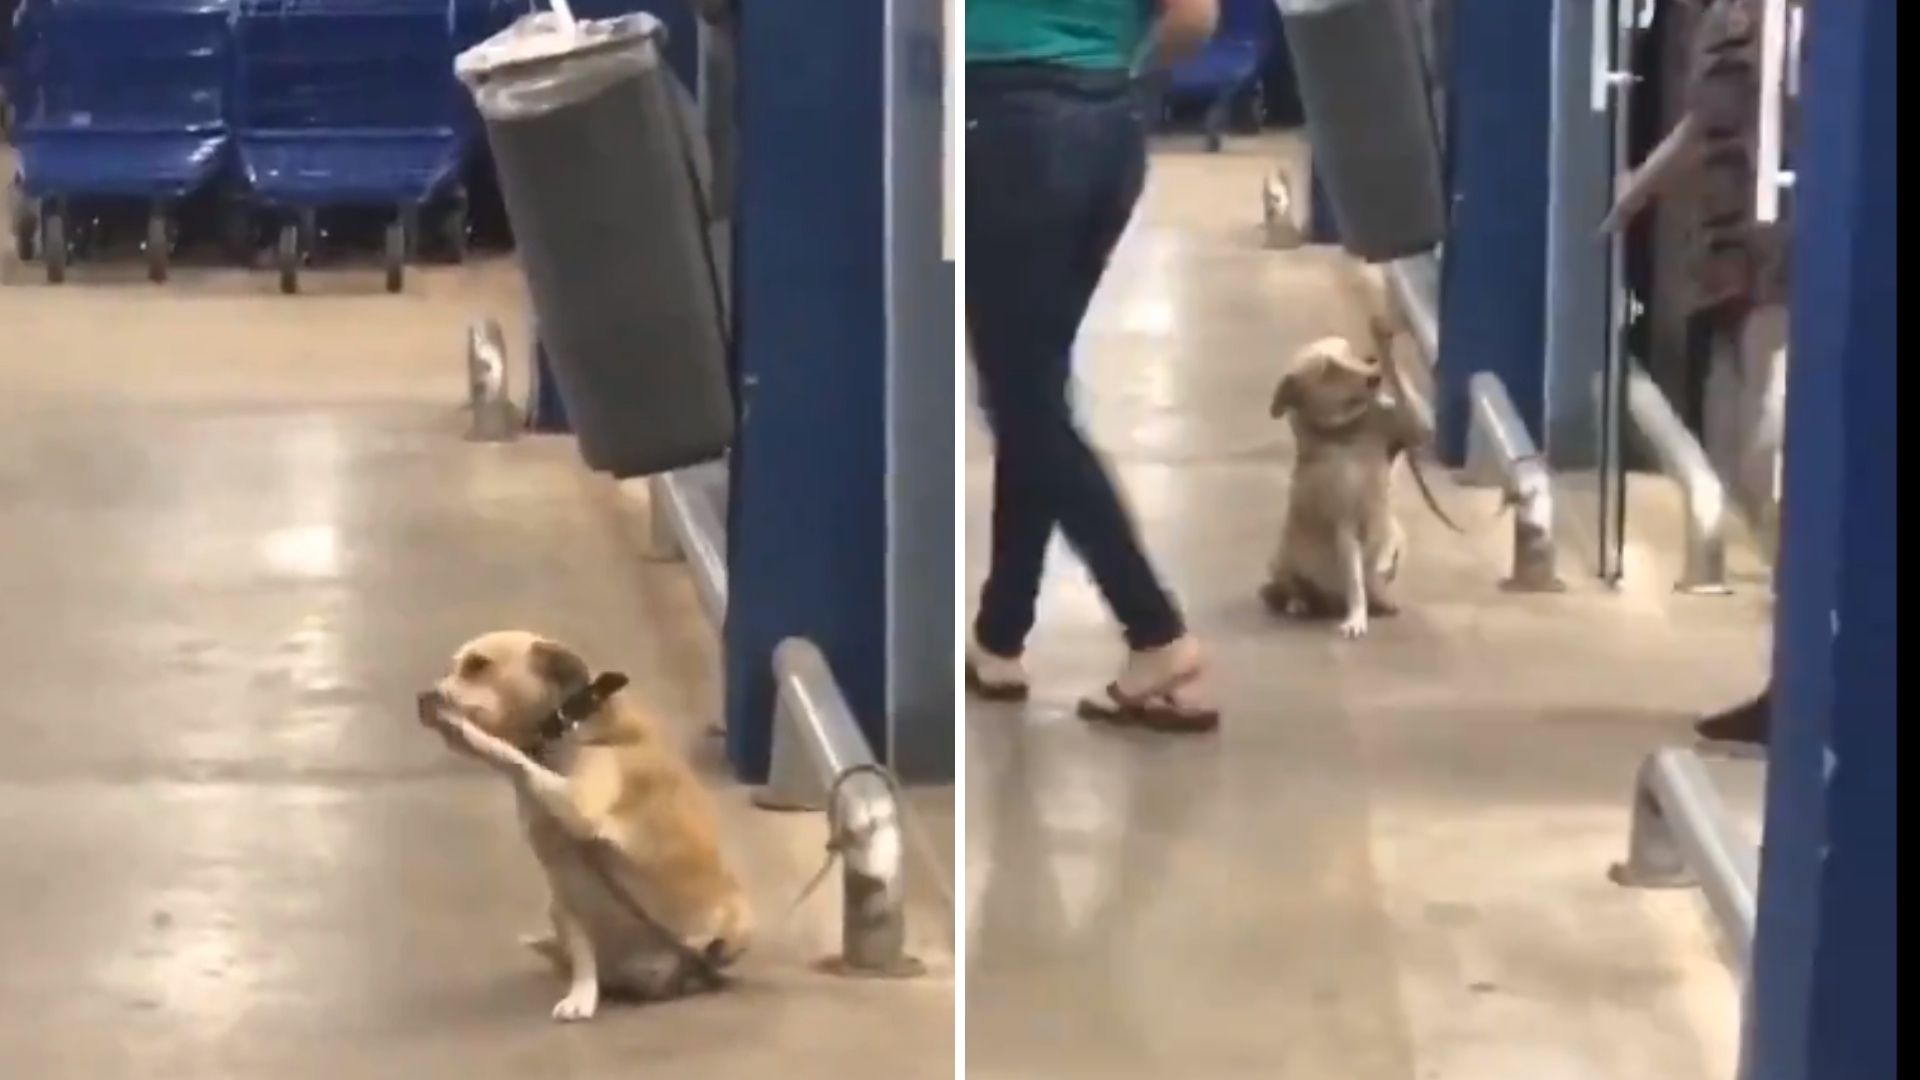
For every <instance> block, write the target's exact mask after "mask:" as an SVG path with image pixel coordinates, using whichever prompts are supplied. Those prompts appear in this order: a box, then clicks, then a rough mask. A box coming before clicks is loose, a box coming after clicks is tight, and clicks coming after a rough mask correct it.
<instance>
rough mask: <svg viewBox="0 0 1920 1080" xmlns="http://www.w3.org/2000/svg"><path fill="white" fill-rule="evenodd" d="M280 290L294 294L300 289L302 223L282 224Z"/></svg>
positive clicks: (279, 252) (290, 294)
mask: <svg viewBox="0 0 1920 1080" xmlns="http://www.w3.org/2000/svg"><path fill="white" fill-rule="evenodd" d="M277 256H278V261H279V265H280V291H281V292H283V293H286V294H287V295H288V296H292V295H293V294H294V293H297V292H299V291H300V225H299V223H297V222H292V221H289V222H287V223H286V224H284V225H282V226H280V248H279V251H278V252H277Z"/></svg>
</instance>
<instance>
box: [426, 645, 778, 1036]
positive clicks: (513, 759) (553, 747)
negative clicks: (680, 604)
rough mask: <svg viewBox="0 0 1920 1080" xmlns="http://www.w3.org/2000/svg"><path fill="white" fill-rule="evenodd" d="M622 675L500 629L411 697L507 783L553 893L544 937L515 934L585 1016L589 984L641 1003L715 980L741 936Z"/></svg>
mask: <svg viewBox="0 0 1920 1080" xmlns="http://www.w3.org/2000/svg"><path fill="white" fill-rule="evenodd" d="M624 682H625V679H624V678H623V677H621V676H618V675H612V676H609V675H602V676H601V677H599V678H598V679H595V678H593V677H592V676H591V674H590V673H589V671H588V668H587V665H586V664H585V662H583V661H582V660H581V659H580V657H579V656H577V655H576V654H574V653H573V652H572V651H571V650H569V649H567V648H565V647H563V646H561V645H558V644H555V643H554V642H551V641H547V640H545V639H543V638H541V637H539V636H537V635H534V634H530V633H525V632H522V631H501V632H496V633H491V634H486V635H483V636H481V637H478V638H475V639H474V640H472V641H470V642H468V643H467V644H465V645H464V646H462V647H461V649H460V651H459V652H458V653H457V654H455V656H454V659H453V670H452V672H451V673H449V674H448V675H447V676H446V677H445V678H443V679H441V680H440V682H439V684H438V686H437V687H436V689H434V690H431V691H428V692H426V693H424V694H422V695H421V700H420V718H421V720H422V721H423V722H425V723H427V724H428V725H429V726H431V727H434V728H435V729H437V730H439V731H440V733H441V734H442V735H443V736H444V737H445V738H446V740H447V743H448V745H449V746H452V747H453V748H454V749H456V750H458V751H461V752H463V753H467V754H470V755H471V756H474V757H476V758H478V759H480V760H481V761H483V762H486V763H487V764H489V765H490V766H492V767H494V768H495V769H496V770H498V771H500V772H502V773H504V774H505V775H506V776H507V777H508V778H509V779H510V780H512V782H513V787H514V792H515V794H516V795H517V796H518V797H519V804H520V813H521V819H522V821H523V822H524V824H525V826H526V830H527V838H528V840H529V842H530V843H531V844H532V847H533V850H534V854H535V855H537V856H538V857H539V859H540V864H541V866H542V867H543V868H544V869H545V870H546V874H547V882H548V885H549V886H550V888H551V894H552V901H551V904H550V906H549V916H550V922H551V926H552V933H551V934H538V935H533V936H530V937H529V938H527V939H526V940H525V941H524V944H526V945H527V946H529V947H530V948H532V949H534V950H535V951H536V952H538V953H540V954H541V955H542V956H545V957H547V958H548V959H549V960H551V961H552V962H553V963H554V964H555V966H556V967H558V968H559V969H560V970H561V972H562V973H563V974H564V975H566V976H567V978H568V980H569V983H568V989H567V994H566V996H565V997H564V998H562V999H561V1000H560V1002H559V1004H557V1005H555V1006H554V1008H553V1016H554V1019H556V1020H585V1019H588V1018H590V1017H592V1016H593V1014H594V1012H595V1011H596V1010H597V1008H598V1007H599V1002H600V994H601V991H602V990H603V989H604V990H606V991H607V992H609V993H613V994H621V995H626V996H632V997H637V998H640V999H643V1000H653V999H659V998H663V997H671V996H676V995H678V994H681V993H685V992H687V991H689V990H691V989H693V988H695V987H696V986H698V985H699V984H701V983H707V982H716V981H717V978H718V972H719V971H720V970H721V969H723V968H725V967H726V966H727V965H729V964H730V963H732V961H733V960H735V959H736V958H737V957H738V956H739V955H740V953H741V951H742V950H743V949H744V948H745V947H746V944H747V940H748V937H749V935H750V934H751V932H752V927H751V915H750V913H749V911H748V907H747V900H746V896H745V894H744V893H743V892H742V891H741V888H740V884H739V882H738V881H736V880H735V878H734V876H733V874H732V873H731V872H729V871H728V869H727V867H726V865H725V863H724V862H723V861H722V859H721V853H720V846H719V835H718V830H717V828H716V823H715V815H714V808H713V803H712V801H711V798H710V797H709V795H708V793H707V791H706V789H705V788H704V787H703V786H702V785H701V782H700V780H699V778H698V777H697V776H695V775H694V772H693V770H692V768H691V767H690V766H688V764H687V762H686V761H685V759H683V758H682V757H681V756H680V754H679V753H678V752H676V750H675V748H674V747H672V746H670V745H668V743H667V740H666V739H665V738H663V737H662V735H661V733H660V730H659V728H658V726H657V725H656V724H655V722H654V720H653V718H652V717H651V716H649V715H648V714H647V713H646V712H645V711H644V710H643V709H642V708H641V707H640V706H639V705H637V704H636V703H634V702H633V701H631V700H630V699H629V697H628V696H627V695H625V694H621V693H619V692H618V687H619V686H620V685H623V684H624Z"/></svg>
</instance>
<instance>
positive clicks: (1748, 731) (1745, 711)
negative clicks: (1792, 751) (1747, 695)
mask: <svg viewBox="0 0 1920 1080" xmlns="http://www.w3.org/2000/svg"><path fill="white" fill-rule="evenodd" d="M1772 721H1773V688H1772V687H1768V688H1767V689H1766V690H1764V691H1762V692H1761V694H1760V696H1759V697H1757V698H1754V699H1753V700H1752V701H1749V702H1747V703H1746V704H1744V705H1741V706H1739V707H1737V708H1733V709H1728V710H1727V711H1726V712H1723V713H1716V714H1715V715H1713V716H1709V717H1707V718H1706V719H1705V720H1702V721H1700V722H1699V723H1697V724H1695V725H1693V730H1694V731H1695V733H1697V734H1698V735H1699V736H1700V737H1701V738H1702V739H1704V740H1706V741H1707V742H1716V743H1745V744H1749V745H1752V746H1765V745H1766V744H1767V734H1768V732H1769V731H1770V730H1771V728H1772Z"/></svg>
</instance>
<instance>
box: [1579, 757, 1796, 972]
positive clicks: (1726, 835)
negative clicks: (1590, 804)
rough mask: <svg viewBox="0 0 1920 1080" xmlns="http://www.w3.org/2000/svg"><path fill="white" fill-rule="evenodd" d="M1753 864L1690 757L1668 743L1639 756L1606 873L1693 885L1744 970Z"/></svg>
mask: <svg viewBox="0 0 1920 1080" xmlns="http://www.w3.org/2000/svg"><path fill="white" fill-rule="evenodd" d="M1759 865H1760V856H1759V846H1758V845H1757V844H1755V843H1754V842H1753V841H1752V840H1750V839H1748V838H1747V837H1744V836H1742V835H1740V832H1739V830H1738V829H1737V828H1736V827H1735V825H1734V822H1733V816H1732V815H1731V814H1729V813H1728V812H1727V807H1726V804H1725V803H1724V802H1722V801H1721V799H1720V793H1719V791H1718V790H1717V789H1715V787H1714V786H1713V778H1712V777H1711V776H1709V775H1707V769H1706V765H1705V764H1703V763H1702V762H1701V760H1700V756H1699V755H1698V754H1696V753H1694V752H1693V751H1691V750H1683V749H1679V748H1676V747H1669V748H1667V749H1664V750H1658V751H1655V752H1654V753H1653V754H1651V755H1649V756H1648V757H1647V759H1646V761H1645V762H1644V763H1642V764H1641V766H1640V773H1639V776H1638V777H1637V778H1636V779H1635V782H1634V789H1633V823H1632V825H1631V831H1630V832H1629V834H1628V839H1627V859H1626V861H1625V862H1622V863H1617V864H1615V865H1614V867H1613V868H1612V870H1611V871H1609V874H1608V876H1609V877H1611V878H1612V879H1613V880H1614V881H1615V882H1616V883H1618V884H1620V885H1626V886H1631V887H1634V888H1643V889H1677V888H1688V887H1691V886H1694V885H1698V886H1699V887H1700V890H1701V892H1702V893H1704V894H1705V895H1706V898H1707V905H1708V906H1709V907H1710V908H1712V910H1713V913H1714V916H1715V917H1716V918H1717V919H1718V921H1719V923H1720V928H1721V930H1722V931H1724V932H1725V934H1726V936H1727V940H1728V942H1729V943H1730V944H1731V945H1732V946H1733V949H1734V951H1735V953H1736V955H1737V957H1738V959H1739V964H1740V968H1741V969H1742V970H1743V971H1744V970H1745V969H1746V967H1747V963H1748V961H1749V959H1750V957H1751V954H1752V950H1753V926H1754V913H1755V911H1756V908H1757V904H1756V899H1755V897H1756V894H1757V892H1758V881H1759V876H1760V871H1759Z"/></svg>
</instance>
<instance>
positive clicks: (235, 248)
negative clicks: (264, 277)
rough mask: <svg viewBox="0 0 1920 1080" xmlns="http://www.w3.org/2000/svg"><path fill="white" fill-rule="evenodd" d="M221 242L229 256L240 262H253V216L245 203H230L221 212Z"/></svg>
mask: <svg viewBox="0 0 1920 1080" xmlns="http://www.w3.org/2000/svg"><path fill="white" fill-rule="evenodd" d="M220 244H221V246H222V247H224V248H226V250H227V257H228V258H229V259H232V260H233V261H235V262H238V263H246V264H249V265H251V264H252V262H253V217H252V215H250V214H249V213H248V212H247V207H246V204H245V203H241V202H238V201H236V202H231V203H228V204H227V206H226V207H225V208H223V209H222V210H221V213H220Z"/></svg>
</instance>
